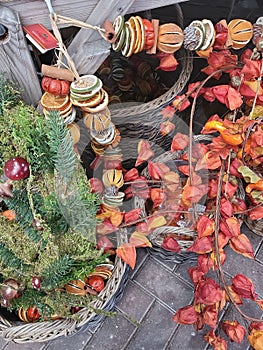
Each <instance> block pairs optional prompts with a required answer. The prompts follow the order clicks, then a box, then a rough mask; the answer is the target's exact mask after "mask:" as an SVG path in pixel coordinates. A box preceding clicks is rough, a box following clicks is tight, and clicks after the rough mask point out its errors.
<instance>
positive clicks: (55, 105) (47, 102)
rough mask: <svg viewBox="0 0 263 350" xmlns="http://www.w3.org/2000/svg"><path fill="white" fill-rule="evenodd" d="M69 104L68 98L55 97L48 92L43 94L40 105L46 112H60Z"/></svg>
mask: <svg viewBox="0 0 263 350" xmlns="http://www.w3.org/2000/svg"><path fill="white" fill-rule="evenodd" d="M68 102H69V96H68V95H66V96H55V95H53V94H50V93H49V92H45V93H44V94H43V96H42V97H41V100H40V103H41V105H42V107H43V108H45V109H47V110H58V111H61V110H63V109H64V107H65V106H66V105H67V104H68Z"/></svg>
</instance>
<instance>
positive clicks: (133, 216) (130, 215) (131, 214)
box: [124, 208, 142, 224]
mask: <svg viewBox="0 0 263 350" xmlns="http://www.w3.org/2000/svg"><path fill="white" fill-rule="evenodd" d="M141 212H142V209H141V208H137V209H132V210H130V211H128V212H126V213H124V222H125V224H128V223H130V222H133V221H136V220H138V219H139V217H140V215H141Z"/></svg>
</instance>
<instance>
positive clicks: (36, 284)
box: [32, 276, 41, 290]
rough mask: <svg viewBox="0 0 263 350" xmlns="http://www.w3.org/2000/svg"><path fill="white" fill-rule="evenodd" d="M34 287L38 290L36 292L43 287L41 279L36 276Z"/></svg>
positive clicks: (33, 279)
mask: <svg viewBox="0 0 263 350" xmlns="http://www.w3.org/2000/svg"><path fill="white" fill-rule="evenodd" d="M32 286H33V288H34V289H36V290H39V289H40V287H41V280H40V278H39V277H37V276H34V277H33V278H32Z"/></svg>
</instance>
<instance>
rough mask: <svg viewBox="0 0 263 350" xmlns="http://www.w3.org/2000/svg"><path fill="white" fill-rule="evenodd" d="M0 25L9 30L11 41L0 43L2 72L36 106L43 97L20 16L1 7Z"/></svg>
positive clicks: (0, 67) (0, 66)
mask: <svg viewBox="0 0 263 350" xmlns="http://www.w3.org/2000/svg"><path fill="white" fill-rule="evenodd" d="M0 23H2V24H3V25H4V26H6V27H7V28H8V32H9V35H10V40H8V41H7V42H6V43H5V42H4V43H0V72H1V73H3V72H5V73H6V74H7V76H8V77H9V78H10V79H12V80H13V81H16V82H17V83H18V85H19V86H20V87H21V88H22V89H23V92H22V97H23V99H24V101H25V102H26V103H28V104H35V103H36V102H37V101H39V98H40V96H41V88H40V84H39V80H38V78H37V74H36V70H35V66H34V63H33V61H32V57H31V55H30V52H29V50H28V46H27V43H26V41H25V37H24V34H23V30H22V27H21V23H20V19H19V16H18V14H17V13H16V12H14V11H12V10H11V9H9V8H7V7H5V6H2V5H0Z"/></svg>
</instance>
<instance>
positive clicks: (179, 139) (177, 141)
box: [171, 132, 189, 152]
mask: <svg viewBox="0 0 263 350" xmlns="http://www.w3.org/2000/svg"><path fill="white" fill-rule="evenodd" d="M188 144H189V137H188V136H187V135H185V134H181V133H180V132H178V133H177V134H176V135H174V137H173V140H172V144H171V151H172V152H175V151H179V150H183V149H184V148H185V147H187V146H188Z"/></svg>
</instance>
